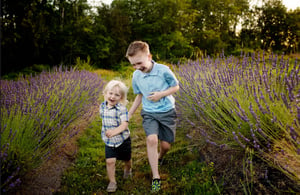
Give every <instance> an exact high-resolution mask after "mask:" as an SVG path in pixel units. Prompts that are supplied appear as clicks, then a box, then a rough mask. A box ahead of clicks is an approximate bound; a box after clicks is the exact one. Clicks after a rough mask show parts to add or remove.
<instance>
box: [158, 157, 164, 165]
mask: <svg viewBox="0 0 300 195" xmlns="http://www.w3.org/2000/svg"><path fill="white" fill-rule="evenodd" d="M163 164H164V158H159V159H158V165H160V166H161V165H163Z"/></svg>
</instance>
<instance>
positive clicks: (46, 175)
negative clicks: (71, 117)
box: [14, 105, 99, 195]
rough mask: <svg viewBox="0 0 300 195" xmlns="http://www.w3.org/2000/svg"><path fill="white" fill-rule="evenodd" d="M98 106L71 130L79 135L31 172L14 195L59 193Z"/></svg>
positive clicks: (73, 125) (75, 123)
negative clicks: (62, 178)
mask: <svg viewBox="0 0 300 195" xmlns="http://www.w3.org/2000/svg"><path fill="white" fill-rule="evenodd" d="M98 107H99V106H98V105H97V106H95V107H94V108H92V109H91V111H90V112H88V113H86V114H85V115H83V116H82V117H80V118H79V119H77V120H76V121H74V122H73V123H72V124H71V125H70V128H76V130H78V133H77V134H76V135H75V136H73V137H72V138H71V139H69V140H67V141H66V143H65V144H66V145H65V147H63V148H59V149H58V150H57V151H56V152H55V153H54V154H53V155H52V156H51V158H50V159H49V160H48V161H46V162H44V163H43V164H42V165H41V166H40V167H39V168H37V169H34V170H32V171H31V172H29V173H28V174H27V175H26V176H25V178H24V179H23V182H22V184H21V186H20V189H19V190H18V191H17V192H16V193H14V194H17V195H24V194H30V195H33V194H45V195H47V194H52V193H53V192H56V191H58V189H59V188H60V185H61V176H62V174H63V172H64V171H65V170H66V168H68V167H69V166H70V165H71V164H72V162H73V161H74V160H75V156H76V154H77V151H78V146H77V143H76V142H77V140H78V139H79V138H80V136H81V135H82V134H83V133H84V131H85V129H86V128H87V127H88V125H89V124H90V122H91V121H92V120H93V119H94V118H95V117H96V116H97V114H98Z"/></svg>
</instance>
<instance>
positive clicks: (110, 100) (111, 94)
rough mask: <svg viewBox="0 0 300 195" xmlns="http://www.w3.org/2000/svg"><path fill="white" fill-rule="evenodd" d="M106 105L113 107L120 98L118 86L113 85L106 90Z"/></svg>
mask: <svg viewBox="0 0 300 195" xmlns="http://www.w3.org/2000/svg"><path fill="white" fill-rule="evenodd" d="M104 98H105V100H106V101H107V106H108V107H113V106H115V105H116V104H117V103H119V102H120V100H121V99H122V94H121V91H120V89H119V87H114V88H112V89H111V90H108V91H107V92H106V93H105V95H104Z"/></svg>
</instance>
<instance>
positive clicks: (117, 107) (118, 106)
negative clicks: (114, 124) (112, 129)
mask: <svg viewBox="0 0 300 195" xmlns="http://www.w3.org/2000/svg"><path fill="white" fill-rule="evenodd" d="M104 106H105V108H107V109H113V108H115V109H117V110H120V106H121V105H120V103H117V104H116V105H115V106H114V107H111V108H109V107H108V106H107V101H106V100H105V101H104Z"/></svg>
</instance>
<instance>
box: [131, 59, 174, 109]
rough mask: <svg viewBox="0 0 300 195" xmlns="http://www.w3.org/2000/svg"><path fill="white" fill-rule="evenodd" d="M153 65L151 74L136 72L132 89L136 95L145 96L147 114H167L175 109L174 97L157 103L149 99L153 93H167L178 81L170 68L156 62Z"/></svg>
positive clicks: (144, 104) (170, 96) (144, 102)
mask: <svg viewBox="0 0 300 195" xmlns="http://www.w3.org/2000/svg"><path fill="white" fill-rule="evenodd" d="M152 63H153V68H152V70H151V72H149V73H143V72H142V71H140V70H136V71H134V73H133V78H132V88H133V91H134V93H135V94H143V98H142V103H143V109H144V110H145V111H146V112H167V111H169V110H171V109H173V108H175V99H174V97H173V96H172V95H169V96H166V97H163V98H161V99H160V100H159V101H157V102H153V101H151V100H148V99H147V97H148V96H149V95H150V94H151V92H155V91H165V90H166V89H168V88H170V87H174V86H176V85H178V80H177V79H176V77H175V75H174V73H173V72H172V71H171V70H170V68H169V67H168V66H166V65H163V64H158V63H156V62H154V61H152Z"/></svg>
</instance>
